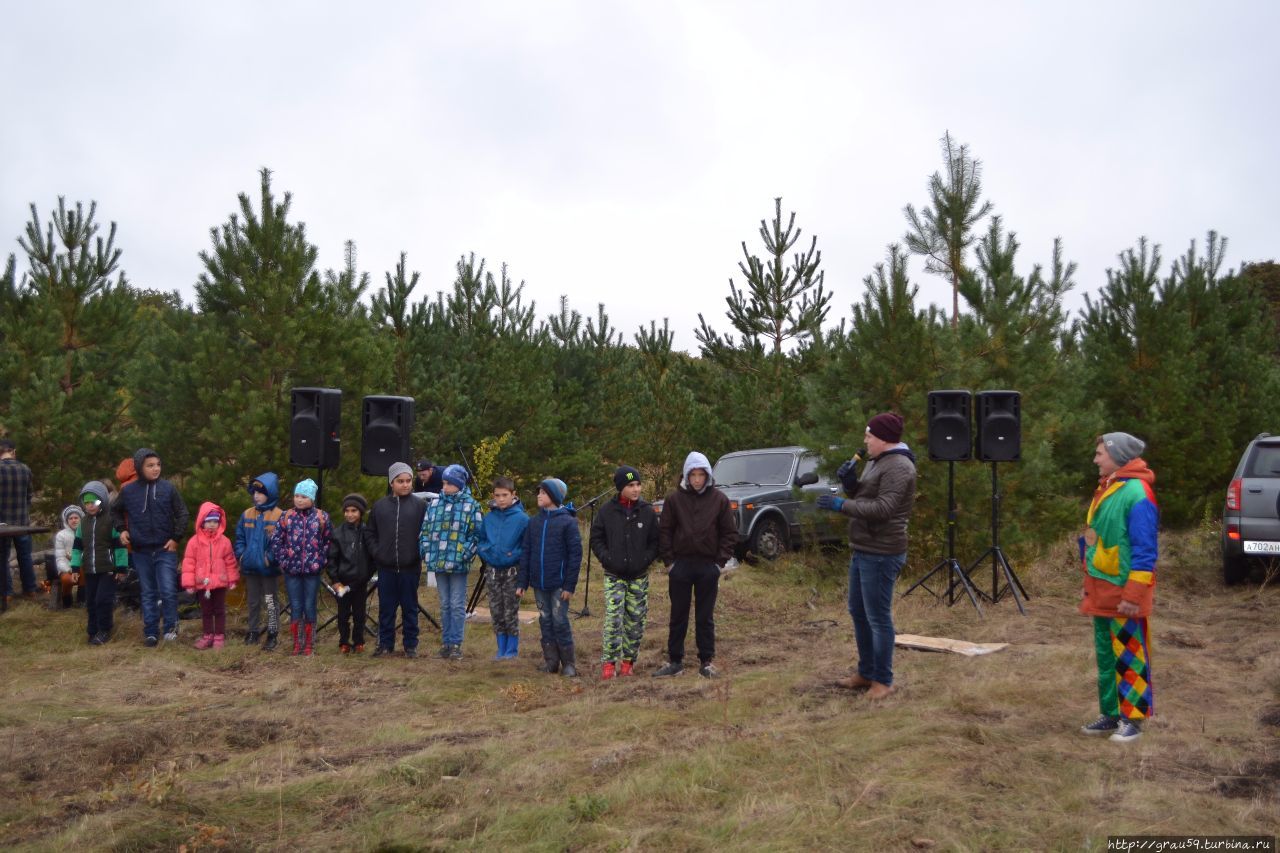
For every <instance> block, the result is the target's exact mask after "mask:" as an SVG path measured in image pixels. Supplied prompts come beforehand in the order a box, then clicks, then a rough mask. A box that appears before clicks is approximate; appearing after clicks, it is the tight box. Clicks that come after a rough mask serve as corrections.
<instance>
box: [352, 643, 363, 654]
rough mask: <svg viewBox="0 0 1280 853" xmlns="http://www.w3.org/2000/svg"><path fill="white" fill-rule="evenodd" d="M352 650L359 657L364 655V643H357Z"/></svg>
mask: <svg viewBox="0 0 1280 853" xmlns="http://www.w3.org/2000/svg"><path fill="white" fill-rule="evenodd" d="M351 650H352V651H353V652H355V653H356V654H358V655H361V654H364V643H356V644H355V646H354V647H352V649H351Z"/></svg>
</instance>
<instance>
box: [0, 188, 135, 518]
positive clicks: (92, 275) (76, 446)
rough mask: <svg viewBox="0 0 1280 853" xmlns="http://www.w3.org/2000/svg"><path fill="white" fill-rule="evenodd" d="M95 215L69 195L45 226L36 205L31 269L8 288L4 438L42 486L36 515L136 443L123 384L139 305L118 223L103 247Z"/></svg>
mask: <svg viewBox="0 0 1280 853" xmlns="http://www.w3.org/2000/svg"><path fill="white" fill-rule="evenodd" d="M96 216H97V204H96V203H94V202H91V203H90V205H89V209H88V211H85V209H84V205H83V204H81V203H79V202H77V203H76V204H75V206H74V208H71V207H68V206H67V204H66V200H65V198H63V197H59V198H58V203H57V206H56V208H55V210H54V212H53V214H52V216H51V218H50V220H49V221H48V222H47V223H45V224H43V225H42V223H41V220H40V215H39V212H38V210H37V208H36V206H35V205H34V204H33V205H31V220H30V221H29V222H28V223H27V225H26V228H25V231H24V234H23V235H22V236H21V237H19V238H18V243H19V245H20V246H21V247H22V250H23V253H24V255H25V256H26V262H27V269H26V271H25V272H24V274H23V275H22V278H21V281H18V280H17V273H16V269H17V267H16V261H15V259H14V258H13V257H10V259H9V262H8V263H6V265H5V272H4V276H3V279H4V280H3V287H0V293H2V294H3V295H2V297H0V300H2V302H3V307H4V311H3V314H2V316H0V340H3V342H4V357H3V359H0V371H2V374H3V375H0V380H2V381H0V386H3V390H0V410H2V411H4V412H5V416H4V422H3V432H4V433H6V434H7V435H9V436H10V437H12V438H14V440H15V441H16V442H18V443H19V444H20V445H21V446H22V448H23V456H24V460H25V461H26V462H27V464H29V465H30V466H31V468H32V470H33V472H35V473H36V475H37V477H38V478H39V480H40V483H41V486H42V489H41V495H40V499H39V503H38V504H37V509H38V510H39V511H43V512H53V511H55V510H56V509H57V508H58V507H60V506H61V505H62V504H64V503H65V502H66V501H67V500H69V499H70V498H71V497H72V496H74V495H75V494H76V490H77V489H78V488H79V487H80V485H81V484H82V483H83V482H84V481H85V480H87V479H96V478H100V477H104V476H107V475H108V474H109V473H110V472H111V468H113V467H114V466H111V468H107V466H105V465H104V464H103V460H104V459H109V458H112V456H113V454H114V453H115V452H116V451H115V448H116V447H117V446H118V445H119V444H123V443H127V442H129V441H130V438H129V436H130V434H131V424H130V422H129V419H128V411H129V396H128V394H127V393H125V391H124V388H123V387H122V385H123V383H122V377H123V375H124V373H125V368H126V366H127V365H128V363H129V361H130V358H131V356H132V353H133V351H134V349H135V348H136V346H137V339H136V337H135V336H134V335H133V333H132V330H131V329H130V326H131V323H132V320H133V317H134V312H135V310H136V308H137V299H136V296H135V294H134V292H133V290H132V289H131V288H130V286H129V284H128V281H127V279H126V277H125V274H124V273H123V271H121V270H120V269H119V264H120V257H121V254H122V251H121V249H119V248H117V247H116V245H115V237H116V223H114V222H112V223H111V224H110V227H109V231H108V234H107V236H106V238H105V239H104V238H103V237H102V236H101V235H100V234H99V231H100V228H99V225H98V223H97V221H96Z"/></svg>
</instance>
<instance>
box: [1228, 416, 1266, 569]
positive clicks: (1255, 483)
mask: <svg viewBox="0 0 1280 853" xmlns="http://www.w3.org/2000/svg"><path fill="white" fill-rule="evenodd" d="M1275 561H1280V436H1273V435H1271V433H1269V432H1264V433H1261V434H1260V435H1259V436H1258V437H1257V438H1255V439H1254V440H1253V441H1251V442H1249V446H1248V447H1246V448H1245V451H1244V455H1243V456H1241V457H1240V463H1239V464H1238V465H1236V471H1235V473H1234V474H1233V475H1232V476H1231V485H1229V486H1227V501H1226V505H1225V507H1224V508H1223V510H1222V580H1223V581H1224V582H1225V583H1227V584H1228V585H1230V584H1235V583H1240V582H1241V581H1243V580H1245V579H1247V578H1248V577H1249V571H1250V569H1251V568H1253V566H1254V565H1255V564H1265V563H1272V564H1273V565H1274V562H1275Z"/></svg>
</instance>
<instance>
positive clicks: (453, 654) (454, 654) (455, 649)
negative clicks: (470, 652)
mask: <svg viewBox="0 0 1280 853" xmlns="http://www.w3.org/2000/svg"><path fill="white" fill-rule="evenodd" d="M449 660H462V646H460V645H458V644H457V643H455V644H454V645H452V646H450V647H449Z"/></svg>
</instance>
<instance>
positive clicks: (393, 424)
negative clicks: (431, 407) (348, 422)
mask: <svg viewBox="0 0 1280 853" xmlns="http://www.w3.org/2000/svg"><path fill="white" fill-rule="evenodd" d="M360 429H361V434H360V471H361V472H362V473H365V474H371V475H374V476H379V477H385V476H387V469H388V468H390V467H391V465H392V464H393V463H395V462H404V463H405V464H407V465H410V466H412V465H413V460H412V459H410V455H411V453H410V450H409V436H410V434H411V433H412V432H413V398H412V397H365V398H364V412H363V414H362V416H361V418H360Z"/></svg>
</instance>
